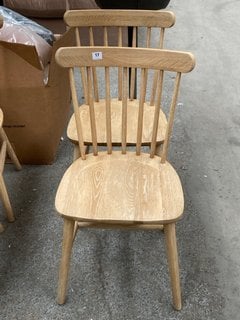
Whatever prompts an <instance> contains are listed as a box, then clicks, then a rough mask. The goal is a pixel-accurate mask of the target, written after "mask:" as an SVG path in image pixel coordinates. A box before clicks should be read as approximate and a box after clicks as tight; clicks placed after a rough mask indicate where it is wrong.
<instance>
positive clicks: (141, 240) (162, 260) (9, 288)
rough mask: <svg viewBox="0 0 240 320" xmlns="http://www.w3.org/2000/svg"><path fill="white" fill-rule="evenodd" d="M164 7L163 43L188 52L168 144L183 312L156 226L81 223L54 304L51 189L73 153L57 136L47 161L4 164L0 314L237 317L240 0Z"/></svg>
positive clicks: (57, 239) (57, 227)
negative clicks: (6, 214) (7, 213)
mask: <svg viewBox="0 0 240 320" xmlns="http://www.w3.org/2000/svg"><path fill="white" fill-rule="evenodd" d="M168 8H169V9H171V10H173V11H174V12H175V14H176V17H177V21H176V25H175V27H174V29H172V30H171V31H168V32H167V39H168V40H167V46H168V47H169V48H172V49H182V50H189V51H192V52H193V53H194V54H195V56H196V60H197V65H196V68H195V70H194V71H193V72H192V73H191V74H189V75H187V76H186V77H184V80H183V86H182V94H181V95H180V98H179V102H181V103H182V106H181V107H179V109H178V111H177V117H176V122H175V130H174V135H173V140H172V148H171V153H170V160H171V162H172V163H173V165H174V166H175V168H176V169H177V171H178V172H179V175H180V177H181V180H182V183H183V188H184V191H185V199H186V206H185V215H184V218H183V220H182V221H181V222H180V223H179V224H178V228H177V235H178V246H179V258H180V267H181V283H182V293H183V309H182V311H181V312H176V311H174V310H173V309H172V306H171V294H170V288H169V279H168V272H167V262H166V257H165V247H164V236H163V234H162V233H161V232H160V233H159V232H156V231H150V232H149V231H148V232H145V231H136V232H126V231H109V230H84V231H82V232H80V233H79V234H78V236H77V239H76V242H75V245H74V250H73V258H72V263H71V265H72V267H71V275H70V281H69V290H68V300H67V303H66V304H65V305H64V306H58V305H57V304H56V286H57V272H58V265H59V258H60V247H61V237H62V220H61V219H60V218H59V217H58V215H57V214H56V212H55V209H54V198H55V193H56V188H57V185H58V183H59V181H60V178H61V176H62V174H63V173H64V171H65V169H66V168H67V167H68V165H69V164H70V163H71V154H72V146H71V144H70V143H69V142H68V141H67V140H66V139H65V140H64V141H62V142H61V144H60V147H59V152H58V155H57V159H56V162H55V163H54V164H53V165H51V166H24V167H23V170H22V171H21V172H15V171H14V169H13V167H12V166H11V165H7V166H6V173H5V180H6V182H7V185H8V189H9V193H10V195H11V196H12V203H13V206H14V209H15V212H16V215H17V220H16V222H15V223H13V224H7V223H6V222H5V225H6V226H7V228H6V230H5V232H4V233H3V234H1V235H0V319H11V320H13V319H19V320H22V319H23V320H25V319H33V320H40V319H41V320H43V319H84V320H85V319H87V320H90V319H93V320H100V319H154V320H155V319H171V320H173V319H184V320H187V319H191V320H192V319H196V320H203V319H204V320H206V319H209V320H210V319H211V320H214V319H217V320H221V319H224V320H225V319H231V320H237V319H239V318H240V315H239V314H240V297H239V296H240V254H239V252H240V236H239V234H240V215H239V208H240V196H239V189H240V178H239V168H240V138H239V137H240V86H239V74H240V64H239V50H240V46H239V45H238V43H239V29H240V20H239V11H240V2H239V1H223V0H218V1H217V0H211V1H207V0H199V1H195V2H194V3H193V1H189V0H181V1H177V0H171V2H170V4H169V6H168ZM0 212H2V210H1V211H0ZM0 219H1V221H3V219H4V218H3V214H1V218H0Z"/></svg>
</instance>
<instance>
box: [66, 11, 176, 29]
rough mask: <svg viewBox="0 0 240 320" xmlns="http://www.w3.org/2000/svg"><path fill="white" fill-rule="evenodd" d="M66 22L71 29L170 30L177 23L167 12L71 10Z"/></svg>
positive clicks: (171, 14) (170, 13)
mask: <svg viewBox="0 0 240 320" xmlns="http://www.w3.org/2000/svg"><path fill="white" fill-rule="evenodd" d="M64 21H65V23H66V24H67V25H68V26H69V27H79V26H82V27H90V26H92V27H93V26H95V27H101V26H107V27H112V26H115V27H120V26H122V27H125V26H135V27H142V26H149V27H152V26H155V27H160V28H170V27H172V26H173V25H174V23H175V15H174V13H173V12H171V11H167V10H166V11H156V10H109V9H108V10H84V11H83V10H70V11H66V12H65V14H64Z"/></svg>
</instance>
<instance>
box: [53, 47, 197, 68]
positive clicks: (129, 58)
mask: <svg viewBox="0 0 240 320" xmlns="http://www.w3.org/2000/svg"><path fill="white" fill-rule="evenodd" d="M140 52H141V54H139V53H140ZM56 61H57V63H58V64H59V65H60V66H62V67H66V68H73V67H86V66H88V67H101V66H103V67H130V68H148V69H156V70H164V71H173V72H181V73H187V72H190V71H191V70H192V69H193V68H194V66H195V58H194V56H193V54H192V53H190V52H181V51H173V50H163V49H149V48H148V49H143V48H136V49H135V48H119V47H110V48H109V47H108V48H106V47H102V46H101V47H94V48H93V47H67V48H60V49H58V50H57V53H56Z"/></svg>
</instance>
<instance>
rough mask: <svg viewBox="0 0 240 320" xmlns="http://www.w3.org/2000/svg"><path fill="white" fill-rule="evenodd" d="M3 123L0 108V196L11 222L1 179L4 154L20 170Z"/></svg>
mask: <svg viewBox="0 0 240 320" xmlns="http://www.w3.org/2000/svg"><path fill="white" fill-rule="evenodd" d="M2 125H3V112H2V110H1V109H0V140H1V142H2V145H1V150H0V196H1V199H2V202H3V205H4V208H5V210H6V216H7V219H8V221H9V222H13V221H14V220H15V218H14V214H13V210H12V206H11V203H10V200H9V196H8V193H7V189H6V186H5V182H4V179H3V170H4V164H5V159H6V154H8V155H9V157H10V159H11V160H12V162H13V163H14V165H15V167H16V169H17V170H21V165H20V163H19V161H18V158H17V156H16V154H15V152H14V150H13V148H12V146H11V144H10V142H9V140H8V138H7V136H6V133H5V131H4V129H3V127H2ZM0 230H3V226H2V225H1V226H0Z"/></svg>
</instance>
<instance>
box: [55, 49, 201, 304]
mask: <svg viewBox="0 0 240 320" xmlns="http://www.w3.org/2000/svg"><path fill="white" fill-rule="evenodd" d="M56 60H57V62H58V63H59V64H60V65H61V66H62V67H65V68H68V69H69V75H70V83H71V91H72V99H73V105H74V113H75V119H76V127H77V134H78V138H77V141H78V144H79V149H80V154H81V157H80V158H79V159H77V160H76V161H74V162H73V164H72V165H71V166H70V167H69V168H68V169H67V171H66V173H65V174H64V176H63V178H62V180H61V182H60V185H59V187H58V191H57V194H56V200H55V205H56V209H57V211H58V212H59V214H60V215H61V216H62V217H63V220H64V229H63V245H62V258H61V264H60V271H59V286H58V303H59V304H63V303H64V302H65V296H66V289H67V278H68V270H69V264H70V256H71V250H72V245H73V241H74V238H75V234H74V227H75V224H76V222H77V223H78V224H79V225H80V228H90V227H93V228H97V227H99V228H128V229H137V228H140V229H158V228H159V227H160V226H161V225H164V229H165V237H166V245H167V254H168V262H169V270H170V278H171V285H172V295H173V305H174V307H175V308H176V309H177V310H180V309H181V305H182V304H181V290H180V281H179V267H178V256H177V245H176V234H175V223H176V221H177V220H179V218H180V217H181V215H182V213H183V209H184V199H183V191H182V187H181V182H180V180H179V177H178V175H177V173H176V171H175V170H174V169H173V167H172V166H171V165H170V163H169V162H168V161H167V153H168V147H169V139H170V135H171V132H172V127H173V120H174V113H175V107H176V102H177V96H178V92H179V87H180V79H181V74H182V73H185V72H190V71H191V70H192V69H193V67H194V64H195V62H194V57H193V56H192V54H190V53H186V52H177V51H167V50H160V49H140V48H116V47H113V48H110V47H95V48H92V47H85V48H84V47H82V48H61V49H59V50H58V52H57V54H56ZM75 67H78V68H84V69H86V74H87V80H86V81H87V82H86V88H87V92H86V95H87V96H86V98H87V100H88V108H89V110H88V112H87V115H88V116H89V118H90V119H89V120H88V121H89V123H90V128H89V130H90V132H91V133H90V136H91V138H92V147H93V153H89V154H86V152H85V146H84V144H85V141H86V139H85V134H86V133H85V132H84V131H83V129H84V123H83V121H82V119H81V117H80V115H79V113H80V109H79V102H78V97H77V89H76V82H75V79H74V68H75ZM100 67H101V68H103V69H104V72H103V74H104V83H105V84H103V83H102V86H104V89H105V94H104V101H105V103H104V104H102V106H103V107H104V108H105V111H104V112H103V113H102V114H104V115H105V119H103V118H102V121H105V126H104V129H105V130H106V132H105V135H106V141H107V147H106V150H105V151H99V149H100V147H99V145H98V141H99V140H98V127H97V125H98V124H97V117H98V116H97V114H96V110H97V109H96V103H97V102H96V101H95V99H94V77H93V73H92V71H93V70H94V68H100ZM112 68H113V69H114V70H115V71H116V68H120V69H121V70H122V74H123V82H122V83H121V89H120V90H121V94H122V100H121V104H120V105H119V108H120V109H121V117H120V118H118V121H119V122H120V137H119V138H120V140H121V141H120V145H121V150H119V149H117V150H115V148H114V147H113V131H114V129H115V128H114V125H115V123H113V122H114V121H113V118H112V116H111V115H112V107H113V105H114V103H113V101H112V99H111V86H112V85H113V81H111V80H110V75H112V73H111V70H112ZM129 68H134V69H137V68H138V69H140V70H139V71H140V74H141V75H140V78H141V80H140V81H138V84H139V93H140V97H139V100H138V114H137V125H136V127H135V129H136V132H135V136H136V147H135V150H133V147H131V148H129V147H128V144H127V136H128V130H131V129H130V128H129V122H128V108H129V107H131V101H130V100H129V99H128V92H129V79H128V75H129V72H128V71H129ZM150 69H151V70H153V71H152V72H153V74H154V73H155V71H158V73H159V77H158V78H157V83H155V81H154V77H150V76H149V77H147V75H148V74H149V75H150V74H151V71H150ZM114 70H113V71H114ZM84 71H85V70H84ZM168 72H170V73H171V76H169V77H167V78H168V80H169V79H171V80H172V81H175V82H174V86H173V92H172V98H171V100H170V101H169V105H170V107H169V114H168V118H167V126H166V133H165V136H164V142H163V151H162V155H161V157H159V156H158V155H156V150H155V149H156V145H157V134H158V126H159V125H161V123H159V114H160V111H161V107H162V101H163V100H164V92H165V90H166V89H165V88H166V87H165V86H164V81H163V79H164V74H165V73H168ZM174 79H175V80H174ZM151 86H154V88H155V90H156V91H157V95H156V97H157V99H156V103H155V104H154V106H152V108H153V113H154V116H153V118H152V121H151V123H150V122H149V126H150V128H149V132H150V133H151V145H150V148H147V152H148V153H144V152H143V148H142V146H143V145H144V142H145V141H144V139H143V133H144V132H143V125H144V122H143V119H144V113H145V112H146V110H145V108H144V104H145V99H146V92H148V91H149V90H150V91H151V90H152V89H151ZM170 88H171V86H170ZM167 96H168V98H169V90H167ZM130 125H131V123H130ZM145 149H146V148H145ZM145 149H144V150H145Z"/></svg>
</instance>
